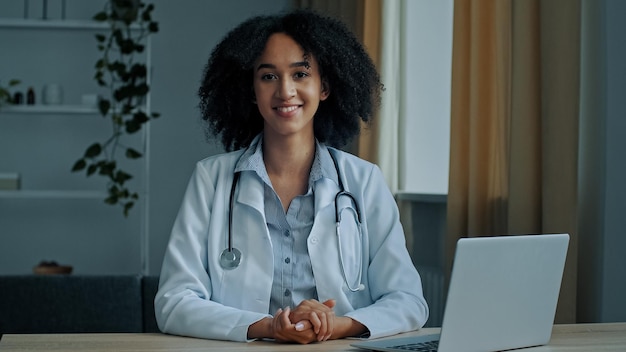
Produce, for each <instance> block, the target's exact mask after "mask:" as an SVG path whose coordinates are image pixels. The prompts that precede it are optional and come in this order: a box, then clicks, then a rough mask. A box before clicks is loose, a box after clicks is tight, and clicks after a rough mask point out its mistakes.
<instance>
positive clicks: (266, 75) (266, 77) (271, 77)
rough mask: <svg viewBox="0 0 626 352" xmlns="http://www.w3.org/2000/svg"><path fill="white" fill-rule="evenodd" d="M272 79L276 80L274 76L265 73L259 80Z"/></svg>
mask: <svg viewBox="0 0 626 352" xmlns="http://www.w3.org/2000/svg"><path fill="white" fill-rule="evenodd" d="M273 79H276V75H274V74H272V73H266V74H264V75H262V76H261V80H263V81H271V80H273Z"/></svg>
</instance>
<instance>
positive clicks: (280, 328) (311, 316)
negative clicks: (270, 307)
mask: <svg viewBox="0 0 626 352" xmlns="http://www.w3.org/2000/svg"><path fill="white" fill-rule="evenodd" d="M334 306H335V300H332V299H329V300H327V301H325V302H323V303H321V302H319V301H317V300H314V299H308V300H304V301H302V302H301V303H300V304H298V306H297V307H295V308H293V309H291V308H290V307H286V308H285V309H278V311H276V314H274V317H273V318H272V321H271V331H272V333H271V335H272V336H273V338H274V339H275V340H276V341H279V342H297V343H301V344H306V343H311V342H317V341H326V340H328V339H330V338H331V337H332V336H333V332H334V330H335V327H336V324H337V320H338V318H337V317H336V316H335V312H334V311H333V307H334ZM348 319H349V318H348Z"/></svg>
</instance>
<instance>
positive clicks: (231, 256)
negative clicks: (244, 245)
mask: <svg viewBox="0 0 626 352" xmlns="http://www.w3.org/2000/svg"><path fill="white" fill-rule="evenodd" d="M239 263H241V252H240V251H239V250H238V249H237V248H234V247H233V248H226V249H224V250H223V251H222V254H221V255H220V266H221V267H222V269H224V270H233V269H235V268H236V267H238V266H239Z"/></svg>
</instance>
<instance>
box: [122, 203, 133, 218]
mask: <svg viewBox="0 0 626 352" xmlns="http://www.w3.org/2000/svg"><path fill="white" fill-rule="evenodd" d="M133 205H135V202H127V203H126V204H124V216H125V217H128V213H129V211H130V209H131V208H132V207H133Z"/></svg>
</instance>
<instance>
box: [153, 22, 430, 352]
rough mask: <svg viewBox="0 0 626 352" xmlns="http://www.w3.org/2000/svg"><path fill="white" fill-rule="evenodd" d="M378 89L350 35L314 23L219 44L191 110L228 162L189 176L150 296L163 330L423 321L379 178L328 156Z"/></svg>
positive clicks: (304, 330)
mask: <svg viewBox="0 0 626 352" xmlns="http://www.w3.org/2000/svg"><path fill="white" fill-rule="evenodd" d="M381 90H382V85H381V84H380V81H379V77H378V74H377V72H376V70H375V67H374V65H373V64H372V62H371V60H370V58H369V57H368V55H367V54H366V52H365V50H364V49H363V47H362V46H361V45H360V43H359V42H358V41H357V40H356V39H355V37H354V36H353V35H352V34H351V33H350V32H349V31H348V30H347V29H346V28H345V26H344V25H343V24H342V23H340V22H338V21H336V20H333V19H330V18H326V17H323V16H320V15H318V14H315V13H313V12H309V11H296V12H292V13H288V14H285V15H280V16H278V15H277V16H260V17H255V18H252V19H250V20H247V21H245V22H244V23H242V24H241V25H239V26H238V27H237V28H235V29H234V30H232V31H231V32H230V33H229V34H228V35H227V36H226V37H225V38H224V39H223V40H222V41H221V42H220V43H219V44H218V45H217V46H216V48H215V49H214V50H213V52H212V54H211V58H210V60H209V63H208V65H207V67H206V70H205V73H204V79H203V81H202V85H201V88H200V91H199V95H200V99H201V104H200V107H201V110H202V114H203V118H204V119H205V120H206V121H207V123H208V126H209V131H210V132H212V133H214V134H215V135H219V136H221V139H222V142H223V144H224V147H225V148H226V149H227V150H236V151H234V152H230V153H226V154H222V155H218V156H214V157H210V158H207V159H205V160H202V161H200V162H199V163H198V164H197V165H196V169H195V171H194V173H193V175H192V177H191V181H190V183H189V186H188V188H187V191H186V193H185V196H184V199H183V203H182V206H181V209H180V212H179V214H178V217H177V219H176V221H175V223H174V227H173V230H172V235H171V239H170V242H169V245H168V248H167V251H166V254H165V258H164V261H163V268H162V272H161V277H160V287H159V291H158V293H157V296H156V298H155V308H156V318H157V322H158V324H159V328H160V329H161V330H162V331H163V332H166V333H172V334H179V335H186V336H195V337H202V338H210V339H225V340H234V341H250V340H253V339H259V338H268V339H274V340H276V341H279V342H297V343H311V342H316V341H323V340H327V339H337V338H344V337H371V338H374V337H381V336H386V335H390V334H395V333H400V332H404V331H409V330H414V329H418V328H420V327H422V326H423V324H424V323H425V322H426V319H427V317H428V307H427V304H426V302H425V300H424V298H423V294H422V287H421V281H420V277H419V274H418V273H417V271H416V270H415V268H414V266H413V264H412V262H411V259H410V257H409V255H408V252H407V250H406V247H405V242H404V235H403V231H402V227H401V224H400V222H399V216H398V210H397V207H396V204H395V201H394V199H393V196H392V195H391V193H390V192H389V189H388V188H387V186H386V184H385V182H384V179H383V177H382V174H381V172H380V170H379V169H378V168H377V167H376V166H375V165H373V164H371V163H368V162H366V161H364V160H361V159H359V158H357V157H355V156H352V155H350V154H347V153H345V152H342V151H339V150H337V149H334V148H333V147H330V146H341V145H343V144H345V143H346V142H347V141H348V140H349V139H350V138H352V137H354V136H355V135H357V134H358V133H359V126H360V122H361V120H362V121H365V122H368V121H370V118H371V116H372V111H373V109H374V107H375V105H376V104H377V103H378V100H379V95H380V92H381ZM347 192H349V193H347ZM229 217H231V218H229ZM339 219H340V221H339V222H338V223H337V221H338V220H339Z"/></svg>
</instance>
